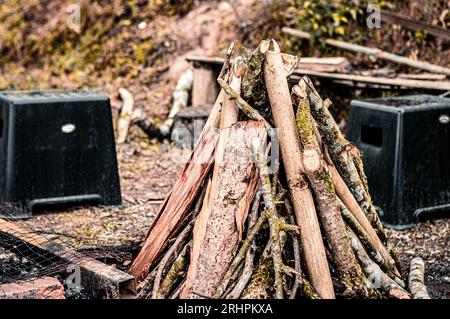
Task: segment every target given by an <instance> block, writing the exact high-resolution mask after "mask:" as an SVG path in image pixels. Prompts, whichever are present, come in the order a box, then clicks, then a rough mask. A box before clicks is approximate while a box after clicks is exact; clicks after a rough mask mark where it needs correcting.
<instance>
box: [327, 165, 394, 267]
mask: <svg viewBox="0 0 450 319" xmlns="http://www.w3.org/2000/svg"><path fill="white" fill-rule="evenodd" d="M328 169H329V171H330V173H331V178H332V180H333V185H334V188H335V190H336V194H337V195H338V197H339V199H340V200H341V201H342V203H343V205H344V206H345V207H346V208H347V209H348V210H349V211H350V213H351V214H352V216H353V217H354V218H355V219H356V222H357V223H358V224H359V225H360V226H361V228H362V229H363V231H364V232H365V233H366V234H367V236H368V237H369V238H370V243H371V245H373V246H374V249H375V250H376V251H377V252H378V253H379V254H380V255H381V258H382V262H383V264H384V265H385V266H386V267H387V269H389V270H390V271H392V272H393V273H395V274H396V275H397V276H400V273H399V271H398V269H397V267H396V263H395V261H394V259H393V258H392V257H391V255H390V254H389V252H388V251H387V249H386V247H385V246H384V245H383V243H382V242H381V240H380V238H379V237H378V235H377V234H376V232H375V230H374V229H373V228H372V226H371V224H370V222H369V220H368V219H367V217H366V215H365V214H364V212H363V211H362V210H361V207H360V206H359V204H358V202H357V201H356V200H355V198H354V197H353V195H352V193H351V192H350V190H349V189H348V187H347V185H346V184H345V182H344V181H343V180H342V177H341V175H339V172H338V171H337V170H336V168H335V167H334V165H333V164H330V165H328ZM344 217H345V215H344ZM353 230H355V229H353ZM358 235H359V234H358Z"/></svg>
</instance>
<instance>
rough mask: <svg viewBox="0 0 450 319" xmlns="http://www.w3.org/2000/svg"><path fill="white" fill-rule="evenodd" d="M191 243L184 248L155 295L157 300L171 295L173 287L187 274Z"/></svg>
mask: <svg viewBox="0 0 450 319" xmlns="http://www.w3.org/2000/svg"><path fill="white" fill-rule="evenodd" d="M190 246H191V242H189V243H188V244H186V246H184V248H183V250H182V251H181V252H180V254H179V255H178V256H177V258H176V259H175V260H174V262H173V264H172V266H171V267H170V269H169V271H168V272H167V274H166V276H165V277H164V279H163V281H162V282H161V285H160V287H159V289H158V291H157V293H156V295H155V298H156V299H165V298H167V296H168V295H169V293H170V291H171V290H172V288H173V287H175V285H176V284H177V283H178V282H179V281H180V278H182V277H183V275H184V274H185V273H186V269H187V267H188V261H189V258H188V254H189V250H190Z"/></svg>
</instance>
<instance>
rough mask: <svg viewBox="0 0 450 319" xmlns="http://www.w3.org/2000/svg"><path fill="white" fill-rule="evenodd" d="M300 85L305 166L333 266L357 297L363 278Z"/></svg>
mask: <svg viewBox="0 0 450 319" xmlns="http://www.w3.org/2000/svg"><path fill="white" fill-rule="evenodd" d="M304 85H305V83H304V82H303V83H302V82H301V83H300V86H294V87H293V88H292V92H293V96H294V98H295V100H296V102H297V104H298V109H297V126H298V129H299V132H300V139H301V143H302V145H303V166H304V169H305V173H306V176H307V177H308V180H309V182H310V183H311V187H312V189H313V191H314V194H315V195H316V196H315V198H316V200H317V202H318V206H319V217H320V219H321V222H322V226H323V228H324V231H325V237H326V238H327V240H328V242H329V244H330V247H333V249H332V250H331V254H332V257H333V261H334V264H335V265H336V268H337V270H338V272H339V276H340V279H341V283H342V284H343V285H344V286H345V287H346V292H345V294H346V295H355V294H356V293H363V292H364V291H363V290H364V280H363V278H364V276H363V273H362V270H361V267H360V266H359V264H358V262H357V261H356V257H355V254H354V253H353V250H352V248H351V246H350V241H349V239H348V237H347V234H346V229H345V224H344V221H343V219H342V216H341V212H340V208H339V203H338V201H337V198H336V193H335V190H334V186H333V183H332V180H331V174H330V172H329V171H328V168H327V166H326V165H325V163H324V161H323V159H322V156H321V153H320V151H319V144H318V141H317V140H316V137H315V134H314V129H313V125H312V118H311V113H310V106H309V100H308V98H307V95H306V90H305V87H304Z"/></svg>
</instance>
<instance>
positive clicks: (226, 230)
mask: <svg viewBox="0 0 450 319" xmlns="http://www.w3.org/2000/svg"><path fill="white" fill-rule="evenodd" d="M224 111H225V110H224ZM263 127H264V126H263V124H262V123H260V122H239V123H238V124H236V125H233V126H232V127H231V128H227V129H225V130H223V131H222V133H221V134H226V136H227V140H228V143H227V146H226V151H225V152H224V155H223V156H224V157H223V161H222V163H221V164H220V165H219V166H218V170H219V171H218V174H217V184H216V186H215V187H214V186H213V185H212V186H211V194H210V201H211V204H210V205H209V204H207V207H208V210H209V212H207V213H206V215H208V216H209V218H208V219H207V222H206V225H205V228H204V236H203V238H202V240H201V241H200V245H201V247H200V249H199V256H198V260H197V261H196V262H195V265H194V266H195V268H194V267H193V265H191V266H190V267H189V273H190V278H192V281H188V282H187V284H186V287H185V290H184V291H183V294H182V296H186V297H189V298H197V297H198V296H207V297H213V296H214V294H215V292H216V290H217V288H218V287H219V285H220V283H221V281H222V278H223V277H224V275H225V274H226V272H227V269H228V268H229V266H230V264H231V262H232V260H233V256H234V255H233V253H234V250H235V247H236V245H237V243H238V240H239V236H240V233H241V232H242V230H241V229H239V228H240V227H243V226H242V222H243V221H242V220H240V221H237V220H236V217H237V216H238V217H239V218H242V216H245V215H246V214H245V212H248V210H249V208H250V203H251V202H252V200H253V197H254V195H255V193H256V187H257V184H258V175H257V171H256V166H255V165H254V164H252V159H251V147H250V146H251V142H252V141H253V140H254V139H262V138H263V136H264V134H265V131H264V130H261V129H262V128H263ZM244 221H245V219H244ZM239 223H241V224H239ZM194 245H196V242H194ZM193 249H196V248H195V247H194V248H193Z"/></svg>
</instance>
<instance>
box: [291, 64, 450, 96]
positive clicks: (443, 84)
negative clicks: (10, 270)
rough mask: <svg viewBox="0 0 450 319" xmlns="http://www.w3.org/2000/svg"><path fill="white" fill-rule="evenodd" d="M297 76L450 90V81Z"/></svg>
mask: <svg viewBox="0 0 450 319" xmlns="http://www.w3.org/2000/svg"><path fill="white" fill-rule="evenodd" d="M293 74H294V75H297V76H303V75H311V76H317V77H322V78H329V79H334V80H349V81H355V82H363V83H371V84H379V85H391V86H400V87H410V88H417V89H426V90H442V91H449V90H450V81H424V80H409V79H399V78H385V77H373V76H362V75H353V74H340V73H327V72H316V71H311V70H305V69H297V70H295V71H294V73H293Z"/></svg>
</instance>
